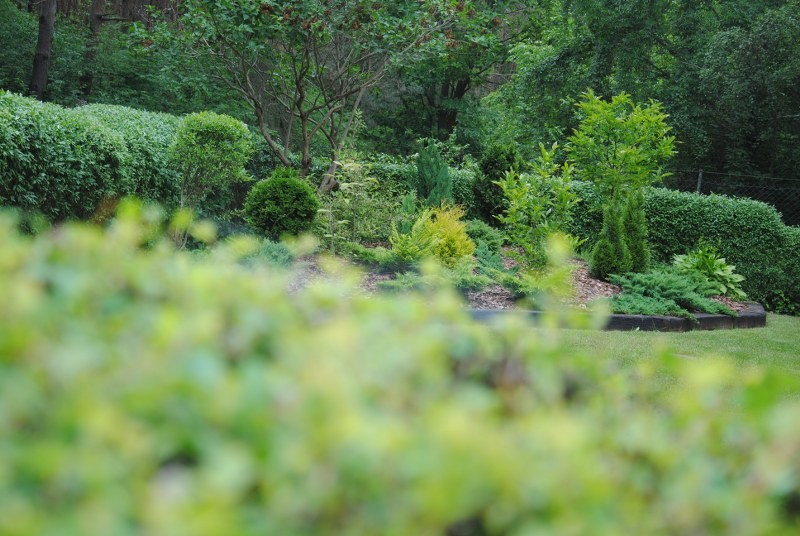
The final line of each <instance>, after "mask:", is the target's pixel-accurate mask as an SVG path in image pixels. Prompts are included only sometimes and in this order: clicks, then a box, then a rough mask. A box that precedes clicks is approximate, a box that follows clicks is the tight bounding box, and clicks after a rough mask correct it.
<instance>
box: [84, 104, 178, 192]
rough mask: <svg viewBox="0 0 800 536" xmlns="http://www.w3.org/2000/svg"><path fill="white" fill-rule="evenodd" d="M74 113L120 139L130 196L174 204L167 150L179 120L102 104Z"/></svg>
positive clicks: (173, 182) (173, 177) (173, 178)
mask: <svg viewBox="0 0 800 536" xmlns="http://www.w3.org/2000/svg"><path fill="white" fill-rule="evenodd" d="M75 111H76V113H80V114H82V115H84V116H87V117H89V118H91V119H94V120H95V121H97V122H98V123H100V124H102V125H103V126H105V127H107V128H109V129H111V130H113V131H115V132H117V133H119V134H120V135H121V136H122V138H123V140H124V141H125V146H126V148H127V149H128V153H130V156H131V160H130V163H129V165H128V169H127V170H126V171H127V174H128V179H129V180H130V182H131V187H132V193H134V194H135V195H136V196H138V197H139V198H141V199H152V200H157V201H158V202H160V203H161V204H163V205H166V206H173V205H175V204H176V202H177V181H178V176H177V173H176V172H175V170H174V169H172V168H171V166H170V163H169V160H168V155H167V149H169V146H170V145H171V144H172V142H173V140H174V139H175V134H176V132H177V131H178V127H179V126H180V124H181V121H182V120H181V118H180V117H178V116H175V115H170V114H164V113H154V112H145V111H142V110H135V109H133V108H126V107H124V106H111V105H105V104H92V105H89V106H84V107H82V108H78V109H76V110H75Z"/></svg>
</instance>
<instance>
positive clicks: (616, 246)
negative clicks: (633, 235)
mask: <svg viewBox="0 0 800 536" xmlns="http://www.w3.org/2000/svg"><path fill="white" fill-rule="evenodd" d="M623 212H624V207H623V205H622V202H621V200H620V199H619V198H617V199H613V200H612V201H611V202H610V203H608V204H607V205H606V207H605V209H604V211H603V229H602V230H601V231H600V239H599V240H598V241H597V243H596V244H595V245H594V248H593V249H592V257H591V261H590V262H589V269H590V271H591V273H592V275H593V276H594V277H597V278H600V279H607V278H608V276H609V274H624V273H626V272H630V271H631V267H632V262H631V253H630V251H629V250H628V245H627V244H626V240H625V234H624V228H623V221H622V220H623V216H624V214H623Z"/></svg>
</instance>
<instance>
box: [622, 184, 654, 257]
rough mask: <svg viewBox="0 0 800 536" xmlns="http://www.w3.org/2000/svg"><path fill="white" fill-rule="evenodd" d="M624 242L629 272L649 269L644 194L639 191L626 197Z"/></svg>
mask: <svg viewBox="0 0 800 536" xmlns="http://www.w3.org/2000/svg"><path fill="white" fill-rule="evenodd" d="M623 228H624V230H625V242H626V245H627V247H628V251H629V252H630V255H631V271H633V272H646V271H647V269H648V268H649V267H650V246H649V245H648V243H647V220H646V218H645V213H644V193H643V192H642V190H641V189H639V190H636V191H634V192H631V193H630V194H629V195H628V198H627V203H626V204H625V210H624V213H623Z"/></svg>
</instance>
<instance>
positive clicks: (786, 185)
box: [664, 171, 800, 225]
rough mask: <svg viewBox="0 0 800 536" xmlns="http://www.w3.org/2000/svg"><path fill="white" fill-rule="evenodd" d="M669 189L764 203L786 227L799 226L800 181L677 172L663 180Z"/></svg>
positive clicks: (701, 172)
mask: <svg viewBox="0 0 800 536" xmlns="http://www.w3.org/2000/svg"><path fill="white" fill-rule="evenodd" d="M664 185H665V186H667V187H668V188H672V189H675V190H680V191H683V192H697V193H699V194H712V193H713V194H722V195H727V196H731V197H748V198H750V199H756V200H758V201H763V202H765V203H768V204H770V205H772V206H773V207H775V208H776V209H777V210H778V212H780V213H781V216H782V217H783V221H784V223H785V224H786V225H800V179H781V178H776V177H759V176H755V175H735V174H731V173H716V172H711V171H677V172H675V173H674V174H673V175H671V176H670V177H667V178H666V179H664Z"/></svg>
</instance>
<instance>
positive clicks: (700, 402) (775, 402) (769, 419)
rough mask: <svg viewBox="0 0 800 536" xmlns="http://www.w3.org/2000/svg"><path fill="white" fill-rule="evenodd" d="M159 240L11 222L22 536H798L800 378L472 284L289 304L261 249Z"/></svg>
mask: <svg viewBox="0 0 800 536" xmlns="http://www.w3.org/2000/svg"><path fill="white" fill-rule="evenodd" d="M126 211H127V209H126ZM148 234H149V233H148V232H147V231H146V230H145V229H143V228H142V227H141V226H140V225H137V224H136V223H135V222H134V221H132V220H130V219H125V220H122V221H117V222H114V223H112V224H111V225H110V226H109V227H108V229H107V230H106V231H103V230H101V229H99V228H97V227H87V226H74V225H70V224H68V225H65V226H63V227H62V228H60V229H59V230H58V231H57V232H53V233H44V234H42V235H40V236H38V237H36V238H35V239H31V238H30V237H21V236H19V235H18V234H17V233H15V232H14V224H13V223H12V222H9V221H7V218H0V248H2V251H3V253H4V255H3V258H4V261H3V262H1V263H0V292H2V295H3V296H4V306H3V307H2V309H0V318H1V319H2V321H0V392H2V393H3V399H2V404H0V436H1V437H3V441H2V443H0V454H2V460H3V465H2V469H0V475H1V476H2V478H0V533H2V534H4V535H9V536H14V535H19V536H23V535H30V534H58V535H64V536H77V535H81V536H93V535H112V534H113V535H118V534H197V535H212V534H237V535H243V536H247V535H258V534H286V535H293V536H304V535H309V536H310V535H332V534H337V535H364V534H382V535H389V536H393V535H398V536H399V535H408V534H498V535H499V534H503V535H509V536H511V535H521V534H766V533H769V534H793V532H792V531H793V530H795V531H796V528H797V508H796V501H797V496H798V495H797V494H798V491H800V461H799V460H798V457H797V452H798V450H800V421H799V420H798V419H797V418H796V416H797V414H798V411H800V407H798V401H797V399H796V397H786V396H783V395H785V393H786V392H787V390H788V391H789V392H791V393H796V392H797V390H798V389H799V388H800V386H798V385H797V381H796V378H794V377H787V376H786V375H785V374H778V373H771V372H769V371H767V370H756V369H753V370H747V371H746V373H742V372H743V371H742V370H741V369H737V368H736V367H735V366H734V365H732V364H731V363H730V362H729V361H723V360H720V361H717V360H713V359H701V360H697V361H695V360H685V359H678V358H675V357H672V356H670V355H668V353H667V352H663V351H662V352H658V353H656V352H655V351H654V354H653V355H652V356H646V355H643V359H642V360H641V362H640V363H639V364H638V365H636V366H634V367H631V368H629V369H620V367H619V364H618V363H616V362H615V361H614V360H613V358H609V356H603V355H592V354H589V353H586V352H584V351H580V350H575V349H574V348H572V349H571V350H568V349H567V348H566V346H564V345H563V344H561V342H560V339H559V334H558V332H557V331H553V332H547V333H546V337H542V334H541V333H540V332H534V331H531V330H530V329H528V328H527V327H526V326H525V325H522V324H517V323H506V324H499V325H497V326H494V327H492V328H490V327H488V326H481V325H476V324H474V323H473V322H472V321H471V320H470V319H469V316H468V314H467V313H466V311H464V310H463V308H462V306H461V304H460V302H459V301H458V300H457V299H456V298H455V297H454V296H453V295H452V294H447V293H443V292H441V293H440V292H432V293H430V295H428V296H425V297H424V298H418V297H413V296H402V297H395V298H391V299H387V298H385V297H384V298H381V297H366V296H364V295H363V293H360V292H358V290H357V288H356V287H355V286H354V285H355V283H353V282H351V283H350V284H351V285H353V286H350V287H349V286H347V284H346V283H344V281H355V278H350V277H341V276H340V277H336V278H332V279H335V280H339V281H341V282H342V283H340V284H339V285H333V284H332V283H331V282H328V283H320V284H319V285H314V286H312V287H311V288H309V289H307V290H306V291H301V292H298V293H292V292H291V291H290V290H288V288H289V285H288V282H289V281H290V279H289V275H288V274H284V273H281V272H274V271H270V270H268V269H267V268H265V267H259V266H255V267H251V268H245V267H243V266H240V265H237V264H236V263H235V262H234V259H235V257H236V253H234V252H238V254H239V255H241V254H243V253H244V252H245V251H247V248H246V247H245V246H246V244H244V243H243V242H242V241H239V242H237V243H236V244H232V245H231V246H230V247H222V248H219V249H212V250H210V251H209V252H208V255H207V256H206V257H194V258H192V257H190V256H189V255H188V254H186V253H180V252H179V253H176V252H175V251H174V250H170V248H169V247H167V246H166V245H156V247H153V248H150V249H149V250H147V251H143V250H142V248H141V247H140V244H141V241H142V239H143V238H142V237H143V236H147V235H148ZM254 245H255V244H254ZM340 275H341V274H340ZM410 333H412V334H413V337H410V336H409V334H410ZM665 373H668V374H669V377H670V379H671V380H674V381H668V382H664V374H665ZM448 527H449V529H450V530H448Z"/></svg>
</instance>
